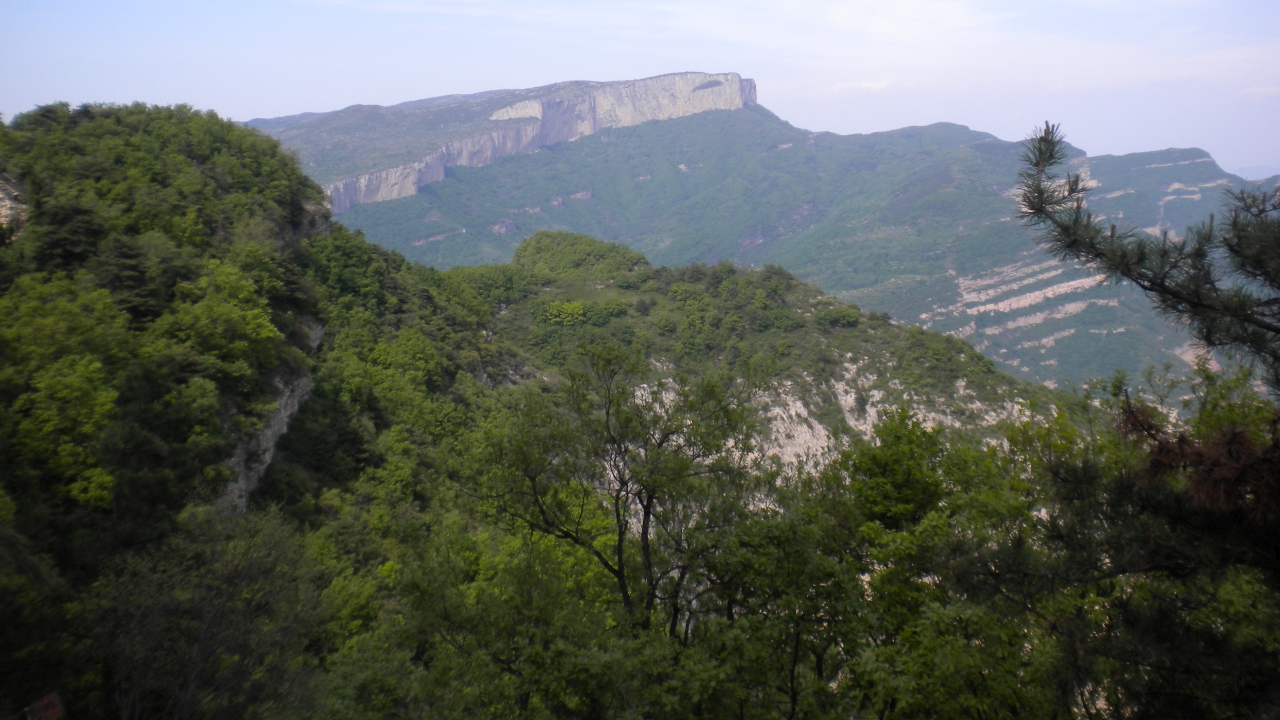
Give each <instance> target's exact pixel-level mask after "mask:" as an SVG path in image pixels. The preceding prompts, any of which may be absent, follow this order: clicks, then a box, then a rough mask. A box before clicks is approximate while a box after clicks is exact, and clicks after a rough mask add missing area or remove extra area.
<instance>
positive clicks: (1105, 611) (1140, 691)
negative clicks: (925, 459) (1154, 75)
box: [984, 123, 1280, 718]
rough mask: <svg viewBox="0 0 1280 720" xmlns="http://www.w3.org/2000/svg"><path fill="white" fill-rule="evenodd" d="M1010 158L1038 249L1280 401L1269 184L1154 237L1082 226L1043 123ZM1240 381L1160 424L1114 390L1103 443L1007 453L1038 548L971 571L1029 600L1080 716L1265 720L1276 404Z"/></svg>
mask: <svg viewBox="0 0 1280 720" xmlns="http://www.w3.org/2000/svg"><path fill="white" fill-rule="evenodd" d="M1023 159H1024V162H1025V167H1024V169H1023V171H1022V173H1021V177H1022V181H1021V185H1020V190H1021V193H1020V200H1021V204H1022V211H1021V215H1022V217H1023V219H1024V220H1025V221H1026V222H1027V224H1028V225H1030V226H1032V227H1035V228H1039V229H1041V230H1042V231H1043V235H1042V237H1041V242H1042V243H1043V244H1044V245H1046V246H1047V247H1048V249H1049V250H1050V251H1051V252H1052V253H1054V254H1056V255H1057V256H1059V257H1060V258H1063V259H1069V260H1077V261H1082V262H1084V263H1087V264H1088V265H1090V266H1092V267H1094V268H1097V269H1098V270H1100V271H1101V272H1103V273H1105V274H1106V275H1107V276H1108V277H1110V278H1111V279H1112V280H1113V281H1117V282H1119V281H1127V282H1132V283H1134V284H1135V285H1137V286H1138V287H1139V288H1141V289H1142V290H1143V291H1144V292H1145V293H1146V294H1147V295H1148V296H1149V297H1150V298H1151V299H1152V301H1153V302H1154V304H1155V305H1156V307H1157V308H1158V309H1159V310H1160V311H1162V312H1164V313H1166V314H1168V315H1170V316H1172V317H1173V318H1174V319H1176V320H1177V321H1180V322H1184V323H1186V324H1187V326H1188V327H1189V328H1190V330H1191V332H1192V333H1193V335H1194V336H1195V337H1196V339H1197V340H1199V341H1200V342H1201V343H1203V344H1204V346H1205V347H1207V348H1211V349H1215V350H1221V351H1224V352H1226V353H1228V354H1230V355H1233V356H1235V357H1236V358H1238V359H1240V360H1241V361H1243V362H1244V363H1245V364H1246V365H1248V366H1251V368H1253V369H1260V370H1261V372H1262V376H1263V379H1264V381H1265V383H1266V384H1267V386H1268V387H1269V388H1270V390H1271V392H1272V394H1273V396H1275V395H1280V190H1270V191H1266V190H1249V189H1240V190H1235V191H1228V193H1227V196H1226V198H1227V213H1228V220H1227V222H1225V223H1215V219H1214V217H1213V216H1210V217H1209V219H1208V221H1207V222H1205V223H1203V224H1201V225H1198V226H1195V227H1192V228H1189V229H1188V230H1187V235H1186V238H1185V239H1182V240H1179V239H1176V238H1171V237H1170V236H1169V235H1168V233H1167V232H1166V233H1163V234H1162V235H1161V236H1160V237H1159V238H1155V237H1152V236H1150V235H1148V234H1146V233H1143V232H1141V231H1139V230H1135V229H1132V228H1120V227H1117V226H1116V225H1114V224H1112V225H1110V226H1109V227H1105V228H1104V227H1103V226H1102V225H1101V224H1100V223H1099V222H1097V221H1095V220H1094V219H1093V216H1092V214H1091V213H1090V212H1089V210H1088V205H1087V196H1088V191H1089V186H1088V184H1087V182H1086V181H1084V180H1083V179H1082V178H1081V176H1080V175H1079V174H1077V173H1067V174H1066V175H1065V176H1060V175H1058V174H1057V173H1055V172H1054V170H1055V168H1057V167H1059V166H1060V165H1062V163H1063V162H1064V160H1065V159H1066V146H1065V143H1064V142H1063V135H1062V133H1061V132H1060V131H1059V129H1058V127H1057V126H1056V125H1050V124H1048V123H1046V124H1045V127H1044V129H1043V130H1042V131H1040V132H1038V133H1037V134H1034V135H1032V136H1031V137H1030V138H1029V139H1028V141H1027V144H1026V149H1025V152H1024V156H1023ZM1250 379H1251V378H1250V372H1249V371H1248V370H1247V369H1246V370H1243V371H1241V372H1239V373H1236V374H1235V375H1234V376H1226V377H1224V376H1219V375H1216V374H1215V373H1213V372H1211V371H1210V370H1209V369H1208V368H1207V367H1205V366H1203V365H1202V366H1200V367H1199V368H1198V369H1197V378H1196V380H1195V381H1193V386H1192V391H1193V392H1192V394H1191V395H1190V396H1189V397H1188V399H1187V400H1186V401H1185V402H1186V404H1187V409H1188V410H1189V411H1190V412H1189V413H1187V415H1186V417H1185V418H1170V417H1169V415H1168V408H1167V407H1164V406H1163V403H1160V402H1150V401H1149V400H1147V399H1144V398H1143V397H1141V395H1139V394H1131V393H1130V392H1129V390H1128V389H1127V388H1126V387H1125V383H1124V381H1123V377H1118V378H1117V380H1116V382H1114V383H1113V386H1112V391H1111V396H1112V397H1111V400H1110V401H1109V403H1110V404H1109V405H1106V407H1107V408H1108V409H1110V410H1111V411H1112V412H1113V413H1114V418H1115V421H1116V427H1115V429H1114V432H1107V431H1106V429H1103V431H1102V432H1101V433H1100V434H1099V435H1098V436H1097V437H1093V438H1089V439H1086V438H1084V437H1082V436H1080V435H1078V434H1076V433H1075V432H1074V431H1073V430H1071V429H1069V428H1067V427H1066V426H1063V427H1057V428H1046V429H1044V430H1042V431H1036V432H1030V433H1029V435H1028V436H1027V437H1024V438H1022V439H1021V440H1015V442H1014V448H1015V450H1016V451H1017V452H1023V453H1024V456H1025V457H1026V458H1027V465H1028V467H1030V468H1031V469H1032V471H1033V474H1034V476H1035V477H1038V478H1039V481H1040V482H1041V483H1042V493H1043V497H1044V499H1045V501H1046V507H1045V508H1044V509H1043V510H1042V511H1040V512H1039V513H1038V514H1037V518H1038V521H1039V524H1040V533H1039V534H1040V540H1039V545H1040V547H1041V550H1033V549H1032V547H1031V546H1030V545H1024V546H1021V547H1015V546H1014V545H1013V544H1009V545H1007V546H1006V547H1005V548H1004V550H1003V552H1005V553H1006V554H1005V555H1003V556H1002V557H1000V558H999V559H994V558H995V556H993V560H992V561H991V563H990V565H989V569H988V571H986V572H985V573H984V575H985V576H986V577H987V578H988V579H990V580H991V582H992V584H993V585H995V586H998V587H1000V588H1001V592H1002V593H1003V594H1006V595H1013V596H1018V595H1021V596H1022V597H1025V598H1029V600H1027V603H1028V604H1027V608H1028V610H1029V611H1030V612H1033V613H1035V614H1037V615H1039V616H1040V617H1042V618H1044V620H1045V624H1046V627H1047V628H1048V629H1049V630H1050V631H1051V632H1052V633H1053V634H1054V635H1055V636H1056V637H1057V638H1058V639H1059V641H1060V643H1061V653H1060V655H1061V666H1060V678H1061V680H1060V685H1061V687H1062V688H1063V691H1064V692H1065V693H1066V694H1068V695H1069V696H1073V705H1074V706H1075V707H1076V709H1077V710H1078V712H1079V713H1080V714H1082V715H1084V716H1088V717H1161V718H1167V717H1188V718H1190V717H1196V718H1204V717H1222V718H1226V717H1260V718H1269V717H1276V715H1277V713H1280V653H1278V652H1277V651H1276V648H1277V647H1278V645H1277V635H1276V633H1275V627H1277V625H1276V617H1277V616H1280V540H1278V539H1277V538H1280V533H1277V532H1276V522H1277V521H1278V520H1280V408H1277V406H1276V405H1275V403H1274V402H1271V401H1268V400H1266V399H1264V398H1262V397H1260V396H1259V395H1258V393H1257V392H1256V391H1255V390H1254V389H1253V387H1252V385H1251V383H1250ZM1037 433H1040V435H1039V436H1038V438H1037V439H1035V440H1030V437H1031V436H1032V435H1036V434H1037ZM1017 448H1021V450H1017Z"/></svg>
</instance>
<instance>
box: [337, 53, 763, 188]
mask: <svg viewBox="0 0 1280 720" xmlns="http://www.w3.org/2000/svg"><path fill="white" fill-rule="evenodd" d="M755 102H756V85H755V82H754V81H752V80H746V79H743V78H741V77H739V76H738V74H737V73H725V74H719V75H711V74H707V73H676V74H673V75H660V76H658V77H653V78H647V79H644V80H632V81H627V82H615V83H595V84H591V85H588V86H586V87H583V88H582V89H581V90H578V91H576V92H573V93H554V94H550V95H547V96H545V97H540V98H534V99H530V100H521V101H519V102H516V103H514V104H512V105H508V106H506V107H503V108H501V109H499V110H497V111H495V112H494V113H493V114H492V115H490V116H489V120H491V121H495V122H504V123H507V124H506V125H504V126H500V127H497V128H494V129H492V130H488V131H486V132H483V133H480V134H476V135H472V136H469V137H464V138H460V139H458V140H453V141H450V142H446V143H444V146H443V147H441V148H440V149H439V150H437V151H436V152H434V153H432V154H430V155H428V156H426V157H425V158H423V159H422V160H420V161H419V162H416V163H413V164H410V165H401V166H399V167H394V168H389V169H387V170H381V171H378V172H374V173H367V174H364V175H360V176H357V177H353V178H347V179H345V180H339V181H338V182H335V183H331V184H330V185H328V186H326V187H325V192H327V193H328V194H329V199H330V204H331V206H332V208H333V212H335V213H341V212H345V211H346V210H349V209H350V208H351V207H352V206H353V205H358V204H361V203H370V202H381V201H383V200H394V199H396V198H402V197H407V196H409V195H413V194H414V193H416V192H417V191H418V188H420V187H422V186H423V185H426V184H428V183H433V182H438V181H440V180H443V179H444V170H445V168H447V167H455V166H464V167H476V166H480V165H487V164H489V163H491V162H493V161H494V160H497V159H498V158H501V157H505V156H507V155H512V154H514V153H519V152H532V151H534V150H537V149H538V148H541V147H546V146H548V145H554V144H555V143H559V142H564V141H566V140H575V139H577V138H580V137H583V136H584V135H590V134H592V133H594V132H597V131H599V130H601V129H604V128H614V127H628V126H631V125H639V124H640V123H643V122H648V121H650V120H670V119H673V118H678V117H684V116H686V115H694V114H697V113H701V112H708V111H711V110H739V109H741V108H743V107H747V106H750V105H754V104H755Z"/></svg>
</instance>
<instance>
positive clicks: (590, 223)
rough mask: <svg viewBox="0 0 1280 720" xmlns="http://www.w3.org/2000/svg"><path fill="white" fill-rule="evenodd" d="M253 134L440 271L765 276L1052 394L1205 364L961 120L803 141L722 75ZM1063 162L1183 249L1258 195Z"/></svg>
mask: <svg viewBox="0 0 1280 720" xmlns="http://www.w3.org/2000/svg"><path fill="white" fill-rule="evenodd" d="M248 124H249V125H250V126H252V127H255V128H258V129H260V130H262V131H264V132H268V133H270V134H272V135H274V136H275V137H277V138H279V139H280V140H281V141H282V142H283V143H284V144H285V145H286V146H288V147H290V148H292V149H294V150H295V151H296V152H297V153H298V154H299V157H300V159H301V161H302V165H303V167H304V169H305V170H306V171H307V172H308V173H309V174H311V175H312V177H313V178H314V179H316V180H317V181H318V182H321V183H324V184H325V190H326V192H327V193H328V194H329V196H330V200H331V205H332V207H333V209H334V211H335V212H338V213H341V217H342V221H343V222H344V223H345V224H346V225H348V226H350V227H354V228H358V229H361V230H363V231H364V232H365V234H366V235H367V237H369V239H371V240H372V241H374V242H376V243H378V244H381V245H383V246H385V247H389V248H393V249H396V250H398V251H400V252H402V253H404V254H405V255H406V256H407V257H408V258H410V259H414V260H419V261H421V262H424V263H427V264H431V265H435V266H436V267H441V268H443V267H450V266H453V265H474V264H483V263H500V262H506V261H508V260H509V259H510V258H511V256H512V253H513V251H514V248H515V247H516V245H518V244H519V242H520V241H521V240H522V239H523V238H525V237H528V236H529V235H530V234H531V233H533V232H535V231H537V230H542V229H554V230H567V231H572V232H580V233H586V234H589V235H592V236H594V237H598V238H601V239H605V240H610V241H616V242H621V243H624V244H626V245H628V246H630V247H632V248H634V249H636V250H638V251H640V252H643V253H644V254H645V255H646V256H647V257H649V258H650V259H651V260H653V261H654V262H655V263H660V264H669V265H679V264H686V263H690V262H703V263H708V264H714V263H716V262H718V261H720V260H731V261H733V262H735V263H738V264H742V265H748V266H762V265H767V264H777V265H780V266H782V267H784V268H786V269H788V270H790V271H791V272H793V273H795V274H796V275H797V276H798V277H800V278H802V279H804V280H806V281H809V282H812V283H815V284H817V285H819V286H820V287H822V289H823V290H824V291H826V292H829V293H831V294H833V295H835V296H837V297H839V298H840V299H842V300H845V301H848V302H856V303H858V304H859V305H861V306H862V307H864V308H866V309H868V310H872V311H879V312H887V313H889V314H890V315H892V316H893V317H894V318H895V319H896V320H897V321H899V322H904V323H909V324H919V325H921V326H923V327H926V328H930V329H935V330H940V331H943V332H947V333H950V334H952V335H954V336H956V337H960V338H965V339H967V340H969V341H970V342H972V343H973V345H974V346H975V347H976V348H977V349H979V350H981V351H982V352H984V353H986V354H988V355H989V356H990V357H992V358H993V359H994V360H996V361H997V362H998V363H1000V364H1001V366H1002V367H1003V368H1004V369H1006V370H1008V371H1010V372H1012V373H1014V374H1015V375H1018V376H1020V377H1023V378H1025V379H1027V380H1029V381H1034V382H1042V383H1045V384H1047V385H1049V386H1051V387H1053V386H1057V385H1058V384H1060V383H1062V382H1073V383H1083V382H1086V381H1087V380H1089V379H1090V378H1093V377H1098V376H1102V375H1107V374H1110V373H1111V372H1112V371H1114V370H1115V369H1117V368H1119V369H1124V370H1126V371H1128V372H1130V373H1137V372H1141V371H1142V370H1143V369H1145V368H1148V367H1152V366H1156V367H1159V366H1161V365H1163V364H1164V363H1169V364H1171V365H1172V366H1173V367H1174V368H1176V369H1179V370H1185V369H1187V368H1188V366H1189V363H1191V362H1193V361H1194V360H1195V359H1196V357H1197V356H1198V355H1197V350H1196V349H1195V348H1194V347H1193V346H1192V345H1191V344H1190V343H1189V342H1188V340H1189V338H1188V337H1187V336H1186V334H1185V333H1183V332H1182V331H1181V330H1180V329H1179V328H1177V327H1175V326H1173V325H1172V324H1171V323H1169V322H1168V321H1166V320H1165V319H1163V318H1160V317H1158V316H1156V315H1155V314H1154V313H1153V312H1152V311H1151V310H1150V308H1149V304H1148V303H1147V301H1146V299H1145V298H1143V297H1142V296H1141V295H1140V294H1137V293H1135V292H1134V291H1132V290H1130V289H1127V288H1118V287H1113V286H1107V285H1100V284H1099V279H1100V278H1098V277H1097V276H1096V275H1095V274H1094V273H1092V272H1089V271H1088V270H1087V269H1080V268H1073V267H1070V266H1065V265H1061V264H1059V263H1057V262H1055V261H1054V260H1053V259H1052V258H1050V257H1048V256H1047V255H1045V254H1044V253H1043V251H1041V250H1040V249H1039V248H1038V247H1037V246H1036V244H1035V240H1034V236H1033V235H1032V233H1031V232H1029V231H1028V230H1027V229H1025V228H1023V227H1022V226H1021V225H1020V224H1019V222H1018V219H1017V216H1016V212H1017V207H1016V203H1015V201H1014V198H1013V195H1012V189H1013V187H1014V185H1015V183H1016V182H1017V173H1018V170H1019V167H1020V154H1021V145H1020V143H1017V142H1008V141H1004V140H1001V139H999V138H997V137H995V136H993V135H990V134H988V133H983V132H979V131H975V130H971V129H969V128H967V127H964V126H961V125H955V124H950V123H937V124H934V125H929V126H924V127H909V128H902V129H899V130H893V131H888V132H880V133H870V134H863V135H837V134H834V133H827V132H810V131H808V130H804V129H801V128H797V127H794V126H792V125H791V124H789V123H787V122H786V121H784V120H782V119H780V118H778V117H777V116H776V115H774V114H773V113H771V112H770V111H768V110H767V109H765V108H764V107H762V106H760V105H759V104H758V103H757V102H756V97H755V84H754V83H753V82H752V81H750V80H746V79H743V78H740V77H739V76H738V75H736V74H733V73H728V74H721V75H710V74H703V73H680V74H675V75H666V76H659V77H656V78H649V79H645V80H638V81H627V82H618V83H588V82H572V83H560V84H557V85H551V86H547V87H543V88H535V89H530V90H504V91H492V92H486V93H480V94H476V95H460V96H447V97H441V98H431V99H427V100H419V101H414V102H409V103H403V104H401V105H396V106H391V107H378V106H354V107H351V108H346V109H344V110H340V111H337V112H332V113H311V114H304V115H295V116H290V117H286V118H276V119H269V120H253V121H250V122H249V123H248ZM1068 130H1069V128H1068ZM1072 165H1073V166H1074V167H1075V169H1076V170H1077V171H1078V172H1081V173H1082V175H1083V176H1084V177H1085V178H1086V179H1087V180H1088V181H1089V182H1090V183H1091V184H1092V185H1093V186H1094V187H1095V190H1094V194H1093V196H1092V198H1091V200H1090V206H1091V209H1092V210H1093V211H1094V212H1095V214H1097V215H1100V216H1104V217H1105V218H1112V219H1114V220H1115V221H1116V222H1117V223H1119V224H1122V225H1130V226H1134V227H1137V228H1141V229H1144V230H1146V231H1147V232H1150V233H1153V234H1159V233H1162V232H1169V233H1172V234H1173V235H1175V236H1176V235H1178V234H1180V233H1181V232H1183V231H1184V229H1185V228H1186V227H1187V226H1189V225H1191V224H1194V223H1196V222H1200V221H1202V220H1204V219H1206V218H1207V217H1208V215H1209V214H1210V213H1212V212H1214V211H1215V210H1216V209H1218V206H1219V205H1220V202H1221V199H1222V197H1223V192H1224V191H1226V190H1229V189H1232V188H1240V187H1247V186H1256V185H1258V184H1259V183H1258V182H1250V181H1247V180H1245V179H1244V178H1241V177H1239V176H1236V175H1232V174H1230V173H1227V172H1226V171H1224V170H1222V168H1221V167H1219V166H1218V165H1217V163H1216V162H1215V161H1214V160H1213V158H1212V157H1211V156H1210V155H1209V154H1208V153H1206V152H1204V151H1203V150H1199V149H1194V148H1192V149H1169V150H1160V151H1155V152H1142V153H1133V154H1128V155H1120V156H1111V155H1103V156H1093V157H1091V156H1089V155H1088V154H1087V153H1085V152H1084V151H1083V150H1079V149H1073V157H1072ZM1277 183H1280V177H1273V178H1270V179H1268V180H1264V181H1261V184H1264V185H1275V184H1277Z"/></svg>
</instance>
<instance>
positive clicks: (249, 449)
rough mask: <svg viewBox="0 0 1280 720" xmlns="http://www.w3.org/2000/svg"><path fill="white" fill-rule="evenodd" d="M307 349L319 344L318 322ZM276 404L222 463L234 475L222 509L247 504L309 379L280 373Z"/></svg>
mask: <svg viewBox="0 0 1280 720" xmlns="http://www.w3.org/2000/svg"><path fill="white" fill-rule="evenodd" d="M309 334H310V337H309V338H308V339H309V341H310V343H311V350H312V352H315V350H316V349H317V348H319V347H320V340H321V339H322V338H323V337H324V326H323V325H321V324H320V323H318V322H314V323H312V324H311V326H310V328H309ZM275 386H276V390H277V392H276V407H275V409H274V410H272V411H271V414H270V415H269V416H267V418H266V422H265V423H264V425H263V428H262V431H261V432H259V433H258V434H257V435H254V436H253V437H250V438H246V439H245V440H244V441H242V442H241V443H240V444H239V445H238V446H236V451H235V454H234V455H232V456H231V458H230V459H229V460H227V461H226V465H227V466H228V467H230V468H231V470H232V471H233V472H235V474H236V479H235V481H234V482H232V483H231V484H229V485H227V487H226V488H225V489H224V490H223V493H222V498H221V499H219V501H218V505H219V506H221V507H222V508H223V509H224V510H226V511H228V512H231V513H235V514H237V515H239V514H243V513H244V512H245V510H247V509H248V507H249V495H251V494H252V493H253V491H254V490H257V489H258V483H259V482H261V481H262V476H263V475H265V474H266V472H267V467H269V466H270V465H271V460H272V458H274V457H275V454H276V443H277V442H279V441H280V438H281V436H283V435H284V434H285V432H287V431H288V430H289V421H290V420H292V419H293V416H294V415H297V414H298V409H299V408H301V407H302V403H304V402H306V400H307V398H308V397H310V395H311V378H310V377H307V376H305V375H303V376H301V377H291V376H289V375H287V374H285V373H283V372H282V373H280V374H279V375H277V376H276V378H275Z"/></svg>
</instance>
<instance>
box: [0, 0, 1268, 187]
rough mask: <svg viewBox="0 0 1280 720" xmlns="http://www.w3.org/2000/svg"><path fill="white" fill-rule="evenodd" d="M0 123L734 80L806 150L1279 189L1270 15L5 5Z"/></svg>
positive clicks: (1075, 1) (495, 1)
mask: <svg viewBox="0 0 1280 720" xmlns="http://www.w3.org/2000/svg"><path fill="white" fill-rule="evenodd" d="M0 38H2V40H0V42H2V43H3V46H4V48H5V52H4V53H3V57H4V60H3V64H2V66H0V67H2V69H0V113H3V115H4V118H5V119H6V120H8V119H10V118H12V117H13V115H14V114H16V113H20V112H23V111H25V110H30V109H31V108H33V107H35V106H37V105H40V104H44V103H49V102H54V101H67V102H70V103H72V104H80V103H83V102H117V103H123V102H132V101H138V100H140V101H143V102H147V103H155V104H166V105H167V104H173V103H187V104H190V105H194V106H196V107H198V108H202V109H212V110H216V111H217V112H219V113H220V114H222V115H224V116H228V117H231V118H234V119H236V120H248V119H251V118H255V117H275V116H279V115H288V114H293V113H299V112H307V111H313V112H314V111H327V110H336V109H339V108H343V107H346V106H348V105H353V104H378V105H386V104H393V103H398V102H404V101H407V100H416V99H420V98H425V97H432V96H437V95H446V94H453V93H471V92H480V91H484V90H492V89H499V88H524V87H536V86H539V85H547V84H551V83H554V82H560V81H565V80H628V79H634V78H641V77H649V76H653V75H660V74H663V73H669V72H681V71H687V70H697V71H703V72H737V73H740V74H741V75H742V76H744V77H749V78H754V79H755V80H756V83H757V87H758V98H759V101H760V104H762V105H764V106H765V107H767V108H769V109H770V110H772V111H773V112H775V113H776V114H778V115H779V116H780V117H782V118H783V119H785V120H787V121H789V122H791V123H792V124H794V125H797V126H799V127H803V128H806V129H809V130H827V131H832V132H838V133H846V134H847V133H866V132H875V131H880V130H891V129H894V128H899V127H904V126H908V125H925V124H929V123H933V122H940V121H945V122H955V123H960V124H963V125H968V126H969V127H971V128H973V129H975V130H982V131H986V132H989V133H992V134H994V135H996V136H998V137H1000V138H1003V139H1006V140H1018V139H1021V138H1023V137H1025V136H1026V135H1027V134H1028V133H1029V132H1030V131H1031V130H1032V129H1033V128H1034V127H1035V126H1036V125H1037V124H1040V123H1043V122H1045V121H1046V120H1049V121H1052V122H1055V123H1060V124H1061V125H1062V128H1063V130H1064V131H1065V132H1066V134H1067V137H1068V140H1070V141H1071V142H1072V143H1073V144H1075V145H1077V146H1078V147H1081V148H1083V149H1084V150H1086V151H1087V152H1089V154H1091V155H1100V154H1117V153H1128V152H1138V151H1145V150H1159V149H1163V148H1167V147H1200V148H1203V149H1205V150H1208V151H1209V152H1210V153H1212V154H1213V155H1214V157H1215V158H1216V159H1217V160H1218V161H1219V163H1220V164H1221V165H1222V166H1223V167H1224V168H1226V169H1227V170H1229V171H1232V172H1238V173H1241V174H1244V175H1246V176H1247V177H1250V178H1257V177H1262V176H1264V175H1271V174H1275V173H1280V142H1278V140H1280V2H1277V0H1217V1H1215V2H1207V1H1201V0H1037V1H1036V2H1026V1H1025V0H1024V1H1020V2H1015V1H1009V0H1006V1H996V0H989V1H984V0H874V1H864V0H839V1H837V0H809V1H798V0H797V1H789V0H733V1H732V2H730V1H721V0H709V1H707V2H696V1H695V0H684V1H683V2H668V1H667V0H654V1H651V2H637V1H632V0H612V1H607V2H606V1H598V0H559V1H546V2H544V1H541V0H254V1H252V2H250V1H247V0H216V1H206V0H180V1H179V0H170V1H169V2H159V1H158V0H113V2H87V1H82V2H75V1H71V0H67V1H60V0H39V1H38V2H37V1H35V0H0Z"/></svg>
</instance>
